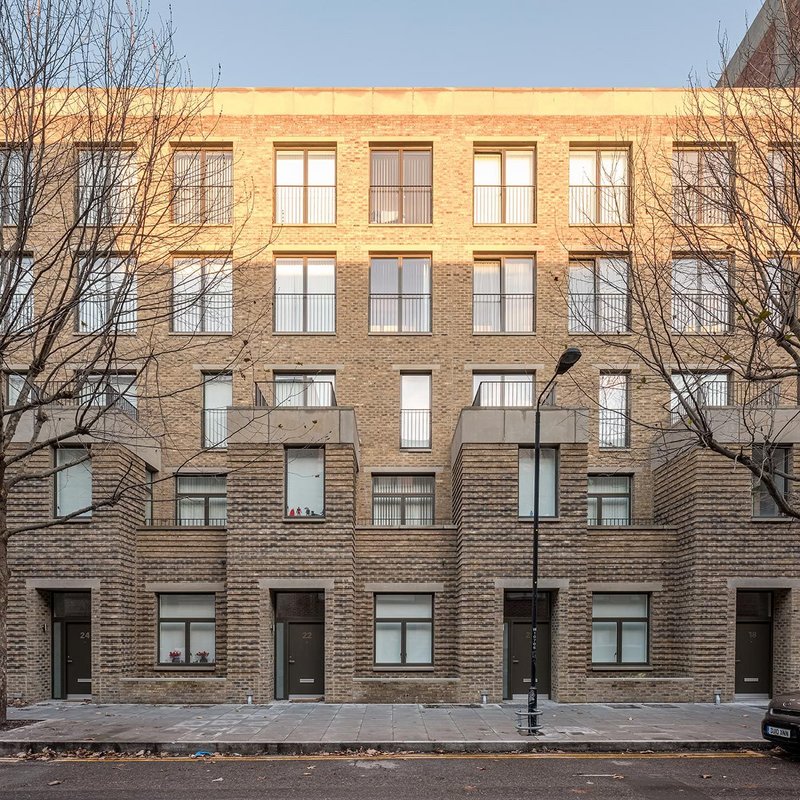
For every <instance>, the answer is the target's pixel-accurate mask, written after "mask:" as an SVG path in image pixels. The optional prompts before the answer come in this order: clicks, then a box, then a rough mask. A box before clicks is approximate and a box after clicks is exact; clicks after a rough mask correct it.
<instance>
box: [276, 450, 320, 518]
mask: <svg viewBox="0 0 800 800" xmlns="http://www.w3.org/2000/svg"><path fill="white" fill-rule="evenodd" d="M285 494H286V508H285V512H284V513H285V514H286V516H287V517H289V518H291V519H298V518H300V519H304V518H310V517H324V516H325V449H324V448H323V447H287V448H286V492H285Z"/></svg>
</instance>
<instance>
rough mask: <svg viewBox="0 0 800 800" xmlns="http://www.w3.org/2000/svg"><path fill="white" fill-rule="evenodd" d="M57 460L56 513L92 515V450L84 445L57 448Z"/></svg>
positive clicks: (55, 477) (59, 515)
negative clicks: (86, 448)
mask: <svg viewBox="0 0 800 800" xmlns="http://www.w3.org/2000/svg"><path fill="white" fill-rule="evenodd" d="M55 462H56V464H55V465H56V468H57V472H56V473H55V475H54V476H53V477H54V480H55V512H56V513H55V515H56V516H57V517H68V516H69V517H74V516H76V517H80V518H85V517H91V516H92V510H91V508H90V506H91V505H92V461H91V458H90V456H89V451H88V450H85V449H84V448H82V447H59V448H56V451H55ZM77 512H79V513H77Z"/></svg>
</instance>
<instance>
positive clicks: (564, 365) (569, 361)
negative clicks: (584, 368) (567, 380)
mask: <svg viewBox="0 0 800 800" xmlns="http://www.w3.org/2000/svg"><path fill="white" fill-rule="evenodd" d="M580 357H581V351H580V350H578V348H577V347H568V348H567V349H566V350H565V351H564V352H563V353H562V354H561V357H560V358H559V359H558V364H556V375H563V374H564V373H565V372H568V371H569V370H570V369H571V368H572V367H573V366H575V364H577V363H578V361H579V360H580Z"/></svg>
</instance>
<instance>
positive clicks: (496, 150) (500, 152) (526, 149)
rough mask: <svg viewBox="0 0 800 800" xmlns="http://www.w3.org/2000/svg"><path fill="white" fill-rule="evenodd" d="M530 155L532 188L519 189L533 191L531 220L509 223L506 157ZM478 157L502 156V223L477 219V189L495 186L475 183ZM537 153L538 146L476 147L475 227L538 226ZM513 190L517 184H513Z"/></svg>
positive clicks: (474, 151)
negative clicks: (519, 154)
mask: <svg viewBox="0 0 800 800" xmlns="http://www.w3.org/2000/svg"><path fill="white" fill-rule="evenodd" d="M510 152H511V153H530V154H531V164H532V170H531V173H532V180H533V183H532V184H531V185H530V186H523V185H521V184H520V185H519V188H524V189H530V190H531V220H530V221H529V222H507V221H506V216H507V214H506V208H507V205H508V202H507V194H506V189H507V188H509V187H508V185H507V184H506V156H507V154H508V153H510ZM478 155H490V156H500V183H499V184H498V185H497V188H498V189H500V221H499V222H478V221H477V220H476V219H475V208H476V206H475V201H476V189H479V188H483V186H488V187H489V188H492V187H493V186H494V184H477V185H476V183H475V157H476V156H478ZM536 156H537V153H536V145H535V144H528V145H513V144H504V145H501V146H499V147H492V146H491V145H475V146H474V148H473V151H472V224H473V225H475V226H480V227H484V226H487V225H489V226H491V225H536V224H537V213H536V212H537V207H536V189H537V186H536V177H537V170H536V168H537V158H536ZM511 186H512V188H513V187H514V186H517V184H512V185H511Z"/></svg>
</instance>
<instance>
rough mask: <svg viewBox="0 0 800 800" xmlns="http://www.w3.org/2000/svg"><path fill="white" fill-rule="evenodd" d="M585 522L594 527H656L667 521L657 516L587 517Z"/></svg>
mask: <svg viewBox="0 0 800 800" xmlns="http://www.w3.org/2000/svg"><path fill="white" fill-rule="evenodd" d="M586 524H587V525H589V526H590V527H594V528H631V527H636V528H656V527H661V526H662V525H666V524H667V523H666V521H665V520H664V519H662V518H659V517H656V518H651V517H588V518H587V520H586Z"/></svg>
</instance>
